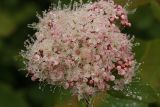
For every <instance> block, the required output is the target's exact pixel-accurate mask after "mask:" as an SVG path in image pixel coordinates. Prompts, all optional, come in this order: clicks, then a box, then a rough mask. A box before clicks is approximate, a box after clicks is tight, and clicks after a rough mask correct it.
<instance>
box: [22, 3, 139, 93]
mask: <svg viewBox="0 0 160 107" xmlns="http://www.w3.org/2000/svg"><path fill="white" fill-rule="evenodd" d="M117 23H119V24H121V25H122V26H124V27H129V26H131V24H130V23H129V21H128V19H127V12H126V10H125V9H124V8H123V7H122V6H120V5H116V4H114V2H113V1H112V0H99V1H97V2H94V3H87V4H83V5H81V6H77V7H76V8H75V9H73V10H70V8H65V9H53V10H50V11H48V12H47V13H45V14H44V16H43V17H42V18H40V20H39V23H38V24H37V25H36V28H37V32H36V33H35V36H36V40H35V41H34V43H33V44H32V45H29V46H27V51H26V52H24V53H23V54H22V55H23V56H24V57H25V58H26V59H27V60H28V61H27V62H26V63H27V67H26V69H27V70H28V73H29V74H30V75H31V79H32V80H38V81H46V82H47V83H48V84H51V85H58V86H63V87H64V88H66V89H71V90H72V92H73V94H76V95H80V96H81V95H83V94H87V95H93V94H95V93H96V92H98V91H104V90H109V89H111V88H114V89H117V90H120V89H123V87H124V85H125V84H128V83H129V82H130V81H131V80H132V77H133V76H134V72H135V68H136V64H137V62H136V61H135V59H134V54H133V52H132V47H133V43H132V40H131V39H129V37H128V36H127V34H124V33H122V32H121V30H120V28H119V26H118V25H117ZM111 83H112V84H111Z"/></svg>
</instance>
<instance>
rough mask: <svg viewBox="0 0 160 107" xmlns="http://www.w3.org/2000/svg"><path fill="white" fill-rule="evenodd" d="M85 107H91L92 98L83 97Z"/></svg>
mask: <svg viewBox="0 0 160 107" xmlns="http://www.w3.org/2000/svg"><path fill="white" fill-rule="evenodd" d="M83 97H84V101H85V104H86V107H93V98H92V97H91V96H88V95H83Z"/></svg>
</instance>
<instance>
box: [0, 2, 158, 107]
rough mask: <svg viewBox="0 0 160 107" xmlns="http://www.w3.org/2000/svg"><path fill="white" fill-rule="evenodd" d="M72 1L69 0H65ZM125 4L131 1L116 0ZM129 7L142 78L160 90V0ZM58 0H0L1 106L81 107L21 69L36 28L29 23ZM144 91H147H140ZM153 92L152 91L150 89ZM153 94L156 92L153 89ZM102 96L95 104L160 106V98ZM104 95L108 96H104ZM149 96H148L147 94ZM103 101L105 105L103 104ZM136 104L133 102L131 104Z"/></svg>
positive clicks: (133, 106) (100, 106)
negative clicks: (24, 51) (21, 54)
mask: <svg viewBox="0 0 160 107" xmlns="http://www.w3.org/2000/svg"><path fill="white" fill-rule="evenodd" d="M61 1H62V3H66V4H67V3H69V0H61ZM115 1H116V2H118V3H119V4H122V5H124V4H125V3H126V1H127V0H115ZM130 1H131V2H132V3H131V4H130V6H129V7H128V8H129V10H130V11H131V12H130V13H132V11H133V10H135V9H136V12H135V13H133V14H129V19H130V21H131V23H132V28H130V29H124V32H127V33H129V34H130V35H134V36H135V37H136V42H139V43H140V46H138V47H135V48H134V50H135V53H136V58H137V60H138V61H139V62H141V63H142V65H141V67H140V70H141V72H140V75H141V77H142V81H143V82H145V83H148V84H150V86H151V88H152V90H153V91H154V92H155V93H156V95H157V96H159V94H158V93H160V0H130ZM51 3H57V0H0V107H78V105H79V106H84V105H83V104H79V103H78V101H77V99H76V97H74V96H72V97H71V96H70V95H69V94H66V93H68V92H65V90H63V89H61V88H56V89H55V90H54V86H52V87H51V86H47V85H45V84H44V83H43V84H41V83H37V82H32V81H31V80H30V78H28V77H25V74H26V72H25V71H21V70H20V69H21V68H23V67H22V62H21V59H20V58H19V52H20V50H21V49H25V48H24V45H23V43H24V41H25V40H26V39H27V38H28V34H30V35H33V34H34V32H35V31H34V30H32V29H30V28H28V27H27V25H28V24H32V23H33V22H37V21H38V20H37V17H36V14H37V13H39V14H42V11H44V10H46V9H48V8H49V6H50V5H51ZM140 91H143V90H140ZM147 93H149V94H150V92H147ZM151 93H152V92H151ZM101 96H102V95H99V96H98V98H97V99H96V101H95V104H94V105H95V107H160V105H159V102H160V98H158V97H156V98H155V100H154V101H152V100H151V99H150V95H149V97H148V98H149V99H148V100H149V102H145V101H142V102H141V101H135V100H132V99H127V98H126V97H122V98H121V97H119V98H114V97H110V99H106V100H107V101H108V102H106V101H102V99H101ZM103 96H104V95H103ZM144 96H145V95H144ZM101 103H103V104H101ZM130 104H132V105H130Z"/></svg>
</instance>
